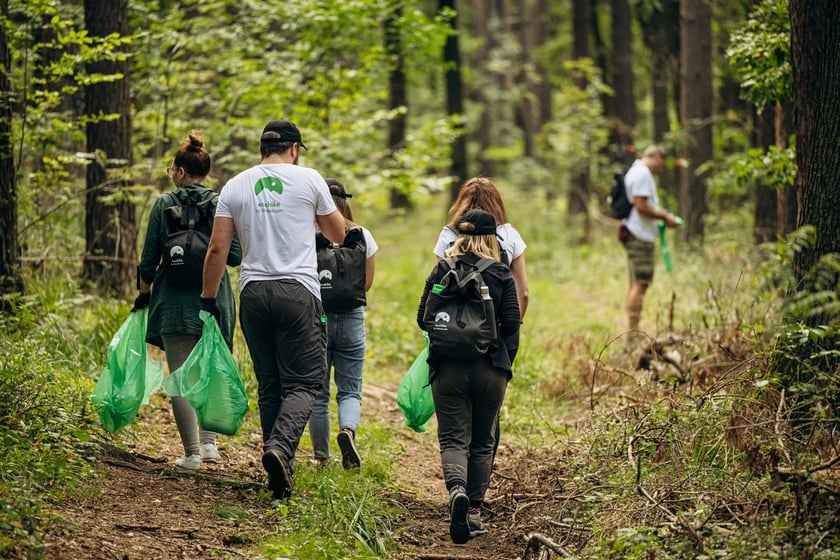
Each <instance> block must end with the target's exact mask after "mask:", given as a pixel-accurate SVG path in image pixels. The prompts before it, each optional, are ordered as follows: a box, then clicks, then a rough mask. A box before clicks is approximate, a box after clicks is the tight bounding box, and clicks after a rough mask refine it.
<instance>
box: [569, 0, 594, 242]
mask: <svg viewBox="0 0 840 560" xmlns="http://www.w3.org/2000/svg"><path fill="white" fill-rule="evenodd" d="M591 12H592V6H591V4H590V0H574V2H573V3H572V20H573V21H572V37H573V38H572V58H573V59H574V60H579V59H582V58H591V56H592V49H591V48H590V39H591V35H590V33H589V22H590V20H591V18H592V13H591ZM575 85H576V86H577V87H578V88H579V89H581V90H585V89H586V88H587V87H588V84H587V83H586V79H585V78H583V77H580V78H575ZM589 164H590V162H589V159H586V160H584V161H582V162H580V165H578V166H576V167H575V168H574V169H572V185H571V189H570V190H569V216H570V217H571V216H577V215H585V216H587V218H586V219H587V223H586V224H585V225H584V237H587V236H588V232H589V224H588V221H589V219H588V216H589V198H590V196H591V193H592V177H591V175H590V173H589Z"/></svg>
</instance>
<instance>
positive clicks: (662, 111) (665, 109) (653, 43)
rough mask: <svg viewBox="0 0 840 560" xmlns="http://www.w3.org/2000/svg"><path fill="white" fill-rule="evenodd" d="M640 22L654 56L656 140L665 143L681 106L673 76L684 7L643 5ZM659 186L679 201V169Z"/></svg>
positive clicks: (668, 1) (671, 1)
mask: <svg viewBox="0 0 840 560" xmlns="http://www.w3.org/2000/svg"><path fill="white" fill-rule="evenodd" d="M637 19H638V21H639V27H640V28H641V31H642V39H643V40H644V43H645V46H646V47H647V50H648V53H649V55H650V69H651V72H652V75H651V78H652V90H653V91H652V98H653V141H654V142H655V143H657V144H661V143H662V142H663V141H664V140H665V137H666V136H667V134H668V133H669V132H670V131H671V112H672V109H673V108H674V107H675V105H676V104H677V103H678V100H677V99H676V95H673V96H672V95H671V90H672V89H673V85H674V81H675V80H674V77H673V74H675V69H678V68H679V64H678V60H679V56H680V34H679V31H680V4H679V2H678V1H677V0H664V1H662V2H659V3H658V4H657V5H654V4H648V5H647V7H646V8H645V9H642V6H641V5H640V6H639V7H637ZM678 78H679V76H677V79H678ZM675 93H676V92H675ZM659 183H660V189H661V191H662V192H664V193H666V194H667V195H668V197H669V198H672V199H675V200H676V199H678V196H679V174H678V172H677V170H676V169H675V168H673V167H668V168H666V169H665V170H664V171H663V172H662V175H661V176H660V178H659Z"/></svg>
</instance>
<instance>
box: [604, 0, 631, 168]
mask: <svg viewBox="0 0 840 560" xmlns="http://www.w3.org/2000/svg"><path fill="white" fill-rule="evenodd" d="M632 29H633V21H632V18H631V15H630V4H629V2H628V1H627V0H612V39H613V44H612V64H613V75H612V78H613V80H612V87H613V91H614V97H613V101H612V105H611V106H612V110H611V111H610V117H612V132H611V138H610V143H611V144H612V148H613V151H614V155H615V158H616V161H617V162H618V163H619V164H620V165H621V166H622V167H626V166H628V165H630V163H632V161H633V159H635V157H634V155H633V153H632V152H630V151H629V150H628V148H629V146H631V145H632V144H633V137H634V135H635V131H634V129H635V126H636V97H635V94H634V91H633V88H634V80H633V32H632Z"/></svg>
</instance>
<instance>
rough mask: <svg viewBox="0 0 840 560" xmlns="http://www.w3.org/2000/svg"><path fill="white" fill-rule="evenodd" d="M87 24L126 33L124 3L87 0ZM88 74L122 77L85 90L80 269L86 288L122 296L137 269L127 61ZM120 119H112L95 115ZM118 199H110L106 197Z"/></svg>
mask: <svg viewBox="0 0 840 560" xmlns="http://www.w3.org/2000/svg"><path fill="white" fill-rule="evenodd" d="M85 26H86V27H87V30H88V33H89V34H90V35H91V36H92V37H105V36H107V35H109V34H111V33H118V34H119V35H120V36H123V37H124V36H127V35H128V34H129V28H128V0H85ZM87 70H88V72H89V73H90V74H121V75H122V78H121V79H117V80H114V81H103V82H100V83H96V84H93V85H89V86H87V87H86V88H85V112H86V114H87V115H89V117H93V118H92V119H91V121H90V122H89V123H88V125H87V130H86V136H87V151H88V153H90V154H96V157H95V158H94V160H93V161H91V162H90V164H89V165H88V167H87V195H86V200H85V240H86V247H87V251H86V254H85V261H84V266H83V270H82V277H83V280H84V281H86V282H87V284H88V286H89V287H91V288H94V289H95V290H96V291H98V292H100V293H103V294H111V295H126V294H128V293H130V292H131V291H132V289H133V284H134V282H132V280H133V279H134V277H135V275H136V272H135V268H136V265H137V250H136V242H137V227H136V223H135V207H134V204H133V203H132V201H131V200H129V199H128V198H127V197H125V196H120V195H122V194H125V190H126V188H127V187H128V186H129V185H130V182H129V179H128V174H129V169H130V167H129V166H130V161H131V99H130V95H129V94H130V92H129V78H128V70H129V66H128V61H127V60H100V61H96V62H92V63H90V64H89V65H88V69H87ZM107 115H118V118H117V119H115V120H106V119H102V118H98V117H104V116H107ZM114 195H117V196H116V197H115V199H114V201H107V200H104V199H103V198H104V197H109V196H114Z"/></svg>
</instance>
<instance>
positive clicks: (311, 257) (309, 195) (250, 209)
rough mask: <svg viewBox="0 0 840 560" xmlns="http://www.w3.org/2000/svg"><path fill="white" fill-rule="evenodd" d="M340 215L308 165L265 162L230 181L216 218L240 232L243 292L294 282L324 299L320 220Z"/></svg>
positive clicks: (321, 182)
mask: <svg viewBox="0 0 840 560" xmlns="http://www.w3.org/2000/svg"><path fill="white" fill-rule="evenodd" d="M335 211H336V206H335V202H334V201H333V199H332V196H331V195H330V190H329V187H328V186H327V183H326V182H325V181H324V178H323V177H322V176H321V174H320V173H318V171H316V170H315V169H311V168H308V167H301V166H298V165H293V164H290V163H272V164H260V165H256V166H254V167H252V168H250V169H247V170H245V171H243V172H242V173H240V174H239V175H237V176H235V177H233V178H232V179H231V180H230V181H228V182H227V183H226V184H225V186H224V187H222V191H221V194H220V196H219V204H218V207H217V208H216V216H217V217H223V218H231V219H232V220H233V224H234V227H235V228H236V231H237V232H238V233H239V240H240V242H241V243H242V267H241V271H240V274H239V290H240V292H241V291H242V289H243V288H244V287H245V286H246V285H247V284H248V282H251V281H255V280H256V281H260V280H283V279H290V280H297V281H298V282H300V283H301V284H302V285H303V286H305V287H306V289H308V290H309V291H310V292H312V293H313V294H314V295H315V296H316V297H318V298H320V297H321V288H320V283H319V282H318V261H317V258H316V255H315V232H316V223H315V217H316V216H325V215H328V214H331V213H333V212H335Z"/></svg>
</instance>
